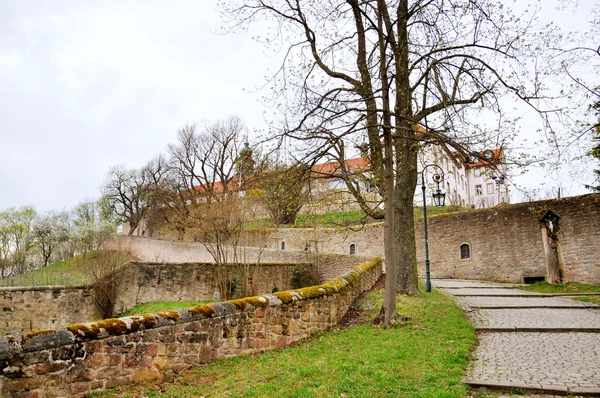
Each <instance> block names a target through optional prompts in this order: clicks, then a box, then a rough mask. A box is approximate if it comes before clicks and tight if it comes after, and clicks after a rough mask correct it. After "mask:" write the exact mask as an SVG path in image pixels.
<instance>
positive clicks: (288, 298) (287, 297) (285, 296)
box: [273, 292, 294, 304]
mask: <svg viewBox="0 0 600 398" xmlns="http://www.w3.org/2000/svg"><path fill="white" fill-rule="evenodd" d="M273 295H275V296H276V297H278V298H279V300H281V301H282V302H283V303H285V304H288V303H291V302H292V301H294V298H293V297H292V295H291V294H290V293H288V292H275V293H273Z"/></svg>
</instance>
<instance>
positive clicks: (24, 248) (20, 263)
mask: <svg viewBox="0 0 600 398" xmlns="http://www.w3.org/2000/svg"><path fill="white" fill-rule="evenodd" d="M36 217H37V212H36V211H35V209H34V208H33V207H32V206H23V207H20V208H14V207H12V208H9V209H7V210H5V211H3V212H0V247H1V248H0V251H1V256H2V257H3V260H2V262H3V265H4V266H8V268H4V267H3V269H2V275H3V276H5V275H6V274H8V275H10V274H21V273H23V272H26V271H27V260H28V256H29V255H30V254H31V249H32V248H33V246H34V240H33V236H32V229H33V224H34V221H35V219H36Z"/></svg>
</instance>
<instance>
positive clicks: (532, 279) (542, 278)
mask: <svg viewBox="0 0 600 398" xmlns="http://www.w3.org/2000/svg"><path fill="white" fill-rule="evenodd" d="M545 280H546V277H545V276H524V277H523V283H525V284H526V285H531V284H532V283H536V282H544V281H545Z"/></svg>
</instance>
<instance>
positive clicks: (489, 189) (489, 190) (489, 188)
mask: <svg viewBox="0 0 600 398" xmlns="http://www.w3.org/2000/svg"><path fill="white" fill-rule="evenodd" d="M487 193H488V195H489V194H493V193H494V183H493V182H488V184H487Z"/></svg>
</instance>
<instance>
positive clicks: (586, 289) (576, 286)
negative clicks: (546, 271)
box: [519, 282, 600, 293]
mask: <svg viewBox="0 0 600 398" xmlns="http://www.w3.org/2000/svg"><path fill="white" fill-rule="evenodd" d="M519 289H522V290H527V291H529V292H538V293H600V285H586V284H585V283H578V282H569V283H565V284H564V285H558V284H550V283H548V282H536V283H532V284H531V285H526V286H520V287H519Z"/></svg>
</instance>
